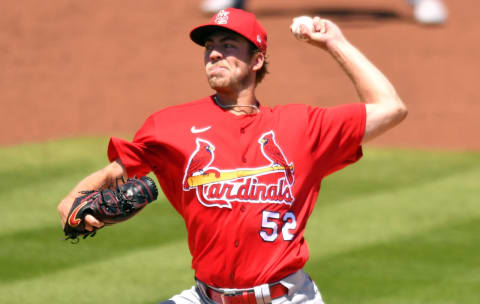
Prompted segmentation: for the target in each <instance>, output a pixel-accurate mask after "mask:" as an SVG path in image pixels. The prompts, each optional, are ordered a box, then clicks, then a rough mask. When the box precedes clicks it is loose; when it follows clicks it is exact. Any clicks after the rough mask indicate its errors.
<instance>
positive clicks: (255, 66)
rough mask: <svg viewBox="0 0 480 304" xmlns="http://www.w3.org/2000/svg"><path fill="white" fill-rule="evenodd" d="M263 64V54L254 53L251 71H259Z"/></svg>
mask: <svg viewBox="0 0 480 304" xmlns="http://www.w3.org/2000/svg"><path fill="white" fill-rule="evenodd" d="M264 62H265V54H264V53H262V52H256V53H255V54H254V55H253V56H252V71H254V72H256V71H258V70H260V69H261V68H262V66H263V63H264Z"/></svg>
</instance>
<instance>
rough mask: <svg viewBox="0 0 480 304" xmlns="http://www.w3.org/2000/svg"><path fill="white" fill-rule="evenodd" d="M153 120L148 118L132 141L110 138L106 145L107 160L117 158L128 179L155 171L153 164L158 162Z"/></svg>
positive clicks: (151, 117)
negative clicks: (123, 167)
mask: <svg viewBox="0 0 480 304" xmlns="http://www.w3.org/2000/svg"><path fill="white" fill-rule="evenodd" d="M155 130H156V126H155V119H154V117H153V116H150V117H149V118H148V119H147V120H146V121H145V123H144V124H143V126H142V127H141V128H140V129H139V130H138V131H137V133H136V134H135V137H134V138H133V141H131V142H130V141H127V140H124V139H121V138H116V137H112V138H110V142H109V145H108V152H107V153H108V159H109V160H110V162H112V161H114V160H116V159H117V158H119V159H120V160H121V161H122V164H123V165H124V166H125V169H126V171H127V174H128V176H129V177H133V176H144V175H147V174H148V173H150V172H151V171H153V170H155V168H154V164H157V163H159V162H157V161H156V159H155V158H157V157H158V153H155V149H156V146H157V145H156V142H157V141H156V136H155V134H156V131H155Z"/></svg>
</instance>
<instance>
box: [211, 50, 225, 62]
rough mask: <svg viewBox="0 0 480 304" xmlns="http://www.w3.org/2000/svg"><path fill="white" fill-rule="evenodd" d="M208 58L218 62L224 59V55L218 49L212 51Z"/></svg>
mask: <svg viewBox="0 0 480 304" xmlns="http://www.w3.org/2000/svg"><path fill="white" fill-rule="evenodd" d="M208 58H210V60H211V61H217V60H220V59H222V58H223V54H222V53H221V52H220V51H218V49H212V51H211V52H210V54H209V55H208Z"/></svg>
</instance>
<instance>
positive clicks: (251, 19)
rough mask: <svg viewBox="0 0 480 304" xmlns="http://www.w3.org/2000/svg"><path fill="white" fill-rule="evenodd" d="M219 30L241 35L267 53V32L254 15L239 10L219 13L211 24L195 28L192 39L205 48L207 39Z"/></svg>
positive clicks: (230, 9)
mask: <svg viewBox="0 0 480 304" xmlns="http://www.w3.org/2000/svg"><path fill="white" fill-rule="evenodd" d="M218 28H225V29H228V30H230V31H233V32H235V33H237V34H240V35H241V36H243V37H244V38H246V39H247V40H248V41H250V42H251V43H253V44H254V45H255V46H256V47H258V48H259V49H260V50H261V51H262V52H263V53H266V52H267V32H266V31H265V29H264V28H263V26H262V25H261V24H260V23H259V22H258V21H257V18H256V17H255V15H254V14H252V13H249V12H246V11H244V10H241V9H237V8H227V9H224V10H221V11H219V12H218V13H217V14H215V16H213V17H212V19H211V20H210V22H209V23H207V24H204V25H200V26H197V27H196V28H194V29H193V30H192V31H191V32H190V39H192V41H193V42H195V43H197V44H199V45H201V46H203V45H205V40H206V39H207V37H208V36H209V35H210V34H211V33H213V32H215V31H216V30H218Z"/></svg>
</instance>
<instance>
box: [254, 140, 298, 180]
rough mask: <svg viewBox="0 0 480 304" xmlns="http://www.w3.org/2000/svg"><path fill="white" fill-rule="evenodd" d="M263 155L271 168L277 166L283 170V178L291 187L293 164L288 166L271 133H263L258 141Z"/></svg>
mask: <svg viewBox="0 0 480 304" xmlns="http://www.w3.org/2000/svg"><path fill="white" fill-rule="evenodd" d="M258 143H259V144H260V148H261V149H262V152H263V155H264V156H265V157H266V158H267V159H268V160H269V161H271V162H272V164H271V165H272V166H275V165H279V166H281V167H283V168H284V170H285V177H286V178H287V182H288V183H289V184H290V185H293V182H294V178H293V170H292V168H293V164H291V163H290V164H288V161H287V158H286V157H285V155H284V154H283V152H282V150H281V149H280V146H279V145H278V144H277V143H276V142H275V134H274V133H273V131H269V132H267V133H264V134H263V135H262V136H261V137H260V139H259V140H258Z"/></svg>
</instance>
